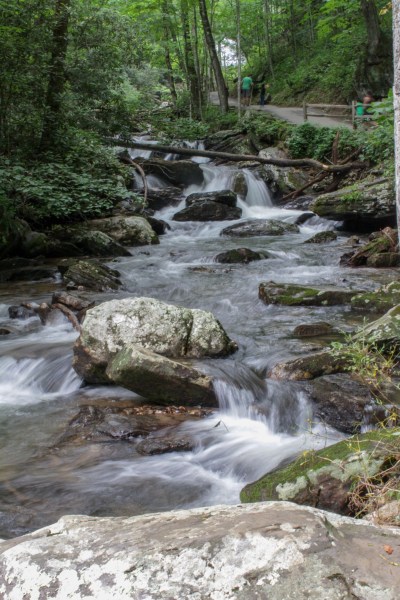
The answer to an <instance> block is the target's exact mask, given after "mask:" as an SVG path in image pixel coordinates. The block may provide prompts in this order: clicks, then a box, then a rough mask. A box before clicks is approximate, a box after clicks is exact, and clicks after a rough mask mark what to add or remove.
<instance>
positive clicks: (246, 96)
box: [241, 75, 253, 106]
mask: <svg viewBox="0 0 400 600" xmlns="http://www.w3.org/2000/svg"><path fill="white" fill-rule="evenodd" d="M241 89H242V98H243V104H244V105H245V106H250V100H251V92H252V89H253V80H252V78H251V75H247V77H243V79H242V88H241Z"/></svg>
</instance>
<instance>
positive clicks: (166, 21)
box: [162, 0, 177, 105]
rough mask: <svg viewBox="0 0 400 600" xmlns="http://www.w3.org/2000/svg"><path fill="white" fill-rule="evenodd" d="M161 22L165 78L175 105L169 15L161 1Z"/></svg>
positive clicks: (164, 2)
mask: <svg viewBox="0 0 400 600" xmlns="http://www.w3.org/2000/svg"><path fill="white" fill-rule="evenodd" d="M162 20H163V36H164V57H165V65H166V67H167V78H168V87H169V89H170V92H171V98H172V102H173V104H174V105H176V101H177V94H176V89H175V82H174V74H173V71H172V63H171V53H170V49H169V44H170V37H171V36H170V27H169V13H168V2H167V1H166V0H163V3H162Z"/></svg>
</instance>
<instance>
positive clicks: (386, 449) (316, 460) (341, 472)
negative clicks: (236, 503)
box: [240, 429, 400, 514]
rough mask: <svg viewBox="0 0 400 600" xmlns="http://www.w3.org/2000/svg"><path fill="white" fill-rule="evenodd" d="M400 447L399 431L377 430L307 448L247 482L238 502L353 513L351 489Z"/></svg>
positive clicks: (378, 467) (377, 471) (373, 473)
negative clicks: (287, 504)
mask: <svg viewBox="0 0 400 600" xmlns="http://www.w3.org/2000/svg"><path fill="white" fill-rule="evenodd" d="M399 450H400V431H399V430H398V429H396V430H383V431H381V430H378V431H371V432H369V433H365V434H362V435H357V436H354V437H351V438H348V439H346V440H343V441H341V442H339V443H337V444H334V445H333V446H330V447H329V448H325V449H324V450H320V451H318V452H314V451H308V452H305V453H303V454H302V455H301V456H300V457H299V458H298V459H297V460H295V461H294V462H292V463H290V464H289V465H288V466H286V467H283V468H278V469H277V470H275V471H273V472H272V473H268V474H266V475H264V476H263V477H261V478H260V479H259V480H258V481H256V482H254V483H250V484H248V485H246V487H245V488H244V489H243V490H242V491H241V493H240V500H241V502H260V501H265V500H288V501H291V502H295V503H296V504H305V505H307V506H314V507H318V508H322V509H325V510H330V511H332V512H336V513H341V514H352V513H353V510H354V509H352V508H351V504H350V499H351V491H352V489H353V488H354V486H355V485H356V484H357V483H358V482H359V481H360V479H362V478H370V477H374V476H376V475H377V474H378V473H379V472H380V471H382V470H383V469H385V466H388V465H389V464H391V460H392V457H393V456H394V455H395V454H396V453H398V452H399Z"/></svg>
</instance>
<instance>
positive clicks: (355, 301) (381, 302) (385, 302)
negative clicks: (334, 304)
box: [351, 281, 400, 313]
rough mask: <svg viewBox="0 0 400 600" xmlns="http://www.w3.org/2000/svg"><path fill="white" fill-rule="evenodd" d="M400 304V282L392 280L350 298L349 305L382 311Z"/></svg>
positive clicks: (375, 311) (372, 310)
mask: <svg viewBox="0 0 400 600" xmlns="http://www.w3.org/2000/svg"><path fill="white" fill-rule="evenodd" d="M398 304H400V282H398V281H392V282H391V283H388V284H387V285H384V286H382V287H380V288H378V289H377V290H375V291H373V292H361V293H359V294H356V295H355V296H353V298H352V299H351V307H352V308H354V309H360V310H366V311H370V312H374V313H384V312H387V311H388V310H390V309H391V308H393V307H395V306H397V305H398Z"/></svg>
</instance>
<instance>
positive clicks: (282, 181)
mask: <svg viewBox="0 0 400 600" xmlns="http://www.w3.org/2000/svg"><path fill="white" fill-rule="evenodd" d="M258 155H259V156H260V157H261V158H269V159H281V160H282V159H283V160H285V159H287V158H288V157H287V155H286V153H285V152H284V151H283V150H281V149H280V148H277V147H274V146H271V147H269V148H264V149H263V150H261V151H260V152H259V154H258ZM263 169H264V172H265V176H264V179H265V180H266V181H267V183H268V184H269V185H270V187H271V188H272V191H273V192H275V193H277V192H278V193H280V194H281V195H282V194H288V193H289V192H294V191H296V190H298V189H299V188H301V187H303V186H304V185H305V184H306V183H307V180H308V175H307V173H306V172H305V171H303V170H301V169H295V168H294V167H278V166H276V165H263Z"/></svg>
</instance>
